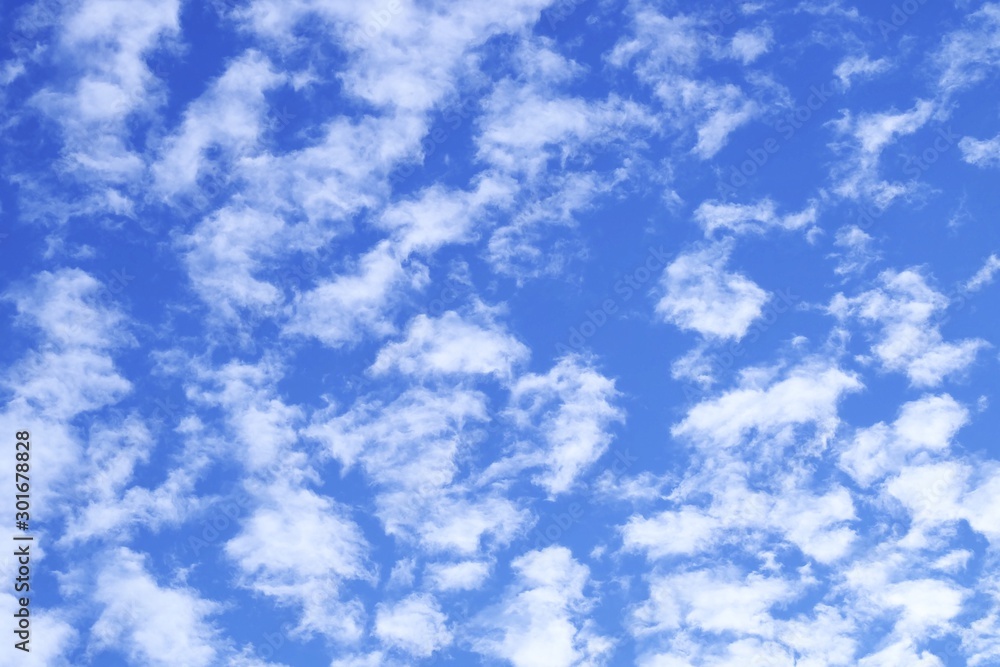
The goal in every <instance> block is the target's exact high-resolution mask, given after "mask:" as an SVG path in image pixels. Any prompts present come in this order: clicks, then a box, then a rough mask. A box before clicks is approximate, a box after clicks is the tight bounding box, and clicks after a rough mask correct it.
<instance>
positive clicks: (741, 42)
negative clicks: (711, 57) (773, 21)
mask: <svg viewBox="0 0 1000 667" xmlns="http://www.w3.org/2000/svg"><path fill="white" fill-rule="evenodd" d="M773 43H774V31H772V30H771V28H769V27H767V26H760V27H757V28H755V29H753V30H746V29H744V30H738V31H737V32H736V34H735V35H733V39H732V41H731V43H730V48H731V49H732V51H733V57H734V58H737V59H739V60H740V61H742V62H743V64H744V65H749V64H750V63H752V62H753V61H755V60H757V58H759V57H761V56H762V55H764V54H765V53H767V52H768V51H770V50H771V45H772V44H773Z"/></svg>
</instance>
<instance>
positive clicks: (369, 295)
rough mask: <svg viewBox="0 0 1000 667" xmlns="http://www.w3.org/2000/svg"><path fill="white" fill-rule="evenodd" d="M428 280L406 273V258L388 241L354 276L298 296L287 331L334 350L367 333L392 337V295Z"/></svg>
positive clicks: (360, 264) (365, 259) (372, 252)
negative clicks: (311, 339) (389, 310)
mask: <svg viewBox="0 0 1000 667" xmlns="http://www.w3.org/2000/svg"><path fill="white" fill-rule="evenodd" d="M423 282H424V277H423V275H422V274H420V273H414V274H410V275H409V276H408V275H407V272H406V270H405V269H404V268H403V266H402V258H400V257H399V256H398V255H397V254H396V252H395V250H394V249H393V247H392V246H391V244H389V243H388V242H387V241H383V242H381V243H379V244H378V245H377V246H375V247H374V248H372V249H371V250H369V251H368V252H367V253H366V254H365V255H364V256H363V257H361V259H360V260H359V261H358V266H357V269H356V270H355V271H354V272H353V273H349V274H344V275H341V276H337V277H336V278H334V279H332V280H327V281H323V282H321V283H320V284H319V285H317V286H316V288H315V289H313V290H311V291H309V292H305V293H304V294H300V295H297V296H296V299H295V304H294V306H293V312H292V315H291V319H290V320H289V322H288V324H287V325H286V326H285V330H284V331H285V333H287V334H303V335H309V336H315V337H316V338H318V339H319V340H321V341H323V342H324V343H325V344H327V345H330V346H332V347H339V346H341V345H344V344H345V343H349V342H355V341H357V340H358V339H359V338H360V337H361V336H362V334H365V333H374V334H376V335H383V336H384V335H387V334H389V333H391V332H392V330H393V326H392V324H391V322H390V321H389V320H388V318H387V316H386V312H385V311H386V309H387V308H388V306H389V304H390V303H391V302H392V300H393V296H394V295H397V294H399V293H400V292H402V291H403V290H405V289H406V287H407V286H410V287H416V286H418V285H421V284H423Z"/></svg>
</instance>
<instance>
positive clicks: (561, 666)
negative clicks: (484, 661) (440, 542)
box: [472, 547, 613, 667]
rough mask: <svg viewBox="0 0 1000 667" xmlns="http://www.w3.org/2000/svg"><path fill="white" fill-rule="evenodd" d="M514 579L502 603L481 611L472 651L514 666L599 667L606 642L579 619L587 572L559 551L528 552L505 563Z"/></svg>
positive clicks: (584, 606)
mask: <svg viewBox="0 0 1000 667" xmlns="http://www.w3.org/2000/svg"><path fill="white" fill-rule="evenodd" d="M511 567H512V568H513V570H514V572H515V576H516V580H515V582H514V584H513V585H512V586H511V588H510V589H509V590H508V591H507V592H506V593H505V595H504V599H503V601H502V602H501V603H500V604H499V605H498V606H497V607H496V608H495V609H492V610H488V611H486V612H484V613H483V614H482V615H481V616H480V617H479V618H478V619H477V623H476V626H478V627H477V629H478V628H482V632H480V633H477V634H478V636H475V637H473V638H472V645H473V648H474V649H475V650H476V651H477V652H478V653H481V654H483V655H486V656H490V657H493V658H496V659H500V660H506V661H508V662H509V663H510V664H512V665H514V667H575V666H580V667H584V666H596V665H599V664H603V663H604V660H603V658H604V656H606V654H607V653H608V652H609V651H610V649H611V647H612V645H613V643H612V641H611V639H609V638H607V637H603V636H601V635H599V634H597V633H596V632H595V631H594V629H593V628H591V627H590V626H589V624H588V623H587V622H586V621H585V620H584V619H585V618H586V613H587V612H588V611H589V610H590V607H591V605H592V603H591V600H590V599H589V598H588V597H587V596H586V594H585V593H584V588H585V587H586V585H587V583H588V579H589V576H590V571H589V569H588V568H587V567H586V566H584V565H581V564H579V563H578V562H577V561H576V560H574V559H573V556H572V554H571V553H570V551H569V550H568V549H566V548H564V547H548V548H547V549H543V550H541V551H530V552H528V553H526V554H525V555H523V556H520V557H519V558H516V559H514V561H513V562H512V563H511Z"/></svg>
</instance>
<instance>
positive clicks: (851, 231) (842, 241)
mask: <svg viewBox="0 0 1000 667" xmlns="http://www.w3.org/2000/svg"><path fill="white" fill-rule="evenodd" d="M872 241H874V239H873V238H872V237H871V235H870V234H867V233H865V231H864V230H862V229H861V228H860V227H858V226H857V225H850V226H847V227H841V228H840V229H838V230H837V235H836V237H835V240H834V245H836V246H837V247H838V248H843V250H842V251H840V252H836V253H833V254H831V255H830V257H833V258H836V259H837V268H836V269H834V271H835V272H836V273H837V275H842V276H843V275H848V274H851V273H861V272H862V271H864V270H865V268H867V267H868V265H869V264H871V263H872V262H874V261H876V260H877V259H878V258H879V256H880V255H879V253H878V251H876V250H874V249H872V247H871V246H872Z"/></svg>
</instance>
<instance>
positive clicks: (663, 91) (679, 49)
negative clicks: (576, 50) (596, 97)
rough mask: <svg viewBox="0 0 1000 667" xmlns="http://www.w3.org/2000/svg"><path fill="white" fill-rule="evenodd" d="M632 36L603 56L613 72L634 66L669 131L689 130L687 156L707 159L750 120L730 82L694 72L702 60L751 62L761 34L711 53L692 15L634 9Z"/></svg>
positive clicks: (749, 106) (752, 105)
mask: <svg viewBox="0 0 1000 667" xmlns="http://www.w3.org/2000/svg"><path fill="white" fill-rule="evenodd" d="M636 6H637V7H638V9H637V10H636V11H635V14H634V18H633V25H634V31H635V35H634V36H631V37H628V38H625V39H622V40H620V41H619V42H618V43H617V44H616V45H615V48H614V50H613V51H612V52H611V54H610V55H609V56H608V60H609V62H610V63H611V64H612V65H614V66H616V67H625V66H627V65H628V64H629V63H631V62H633V61H634V63H635V64H634V65H633V68H634V70H635V73H636V75H637V76H638V78H639V79H640V81H642V82H644V83H645V84H646V85H648V86H649V87H651V88H652V89H653V92H654V94H655V95H656V96H657V97H658V98H659V99H660V101H661V103H662V104H663V107H664V111H665V116H666V118H665V120H666V121H667V122H668V123H670V124H671V125H672V126H674V127H675V128H677V129H679V130H681V131H683V132H690V131H691V130H694V132H695V134H696V135H697V142H696V144H695V146H694V148H693V149H692V152H693V153H694V154H695V155H696V156H697V157H698V158H700V159H703V160H704V159H709V158H711V157H713V156H714V155H715V154H716V153H718V152H719V151H720V150H721V149H722V148H723V147H724V146H725V145H726V144H727V143H728V141H729V136H730V135H731V134H732V133H733V132H735V131H736V130H737V129H739V128H740V127H742V126H743V125H745V124H746V123H748V122H749V121H750V120H752V119H753V118H754V117H755V116H756V115H757V114H758V113H759V111H760V109H759V106H758V105H757V103H756V102H754V101H753V100H752V99H749V98H748V97H747V95H746V94H745V92H744V91H743V90H742V89H741V88H740V87H738V86H736V85H734V84H732V83H721V82H716V81H714V80H712V79H711V78H709V77H707V76H705V75H704V74H703V73H702V72H700V71H699V67H698V65H699V62H700V60H701V59H702V58H703V57H712V58H713V59H715V60H718V59H720V58H722V57H728V56H729V55H731V54H734V55H736V56H737V57H740V58H744V59H750V60H752V59H753V58H754V57H756V55H759V53H760V52H761V49H763V48H764V43H765V42H766V32H765V31H764V29H760V31H758V32H753V33H744V34H743V36H742V37H740V38H739V39H737V40H735V42H734V44H733V50H731V51H729V52H728V53H722V52H719V50H717V49H715V48H714V42H713V38H712V36H711V35H710V33H709V31H708V30H707V26H706V25H705V24H704V22H703V21H701V20H700V19H697V18H694V17H692V16H685V15H677V16H670V17H668V16H664V15H662V14H660V13H659V12H657V11H655V10H654V9H652V8H649V7H646V6H643V5H636Z"/></svg>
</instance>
